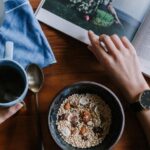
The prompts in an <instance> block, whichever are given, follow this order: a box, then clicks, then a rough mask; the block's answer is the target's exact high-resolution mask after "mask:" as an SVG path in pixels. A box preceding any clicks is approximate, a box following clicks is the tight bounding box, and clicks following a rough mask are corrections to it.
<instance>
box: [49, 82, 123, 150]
mask: <svg viewBox="0 0 150 150" xmlns="http://www.w3.org/2000/svg"><path fill="white" fill-rule="evenodd" d="M75 93H78V94H82V93H91V94H97V95H99V96H100V97H102V98H103V100H104V101H105V102H106V103H107V104H108V105H109V107H110V109H111V110H112V123H111V126H110V130H109V133H108V135H107V136H106V137H105V139H104V141H103V142H102V143H101V144H99V145H97V146H95V147H91V148H86V150H108V149H111V148H112V147H113V146H114V145H115V144H116V143H117V142H118V140H119V139H120V137H121V135H122V132H123V129H124V122H125V117H124V111H123V108H122V106H121V103H120V101H119V100H118V98H117V97H116V96H115V94H114V93H113V92H112V91H111V90H110V89H108V88H106V87H105V86H103V85H101V84H98V83H94V82H88V81H84V82H79V83H75V84H73V85H71V86H68V87H66V88H65V89H63V90H62V91H61V92H60V93H59V94H58V95H57V96H56V97H55V98H54V101H53V103H52V105H51V107H50V110H49V114H48V126H49V130H50V133H51V135H52V137H53V139H54V140H55V142H56V143H57V144H58V145H59V146H60V147H61V148H62V149H64V150H81V148H75V147H72V146H71V145H69V144H68V143H66V142H65V141H64V140H63V139H62V137H61V136H60V135H59V132H58V130H57V126H56V119H57V112H58V109H59V107H60V105H61V103H62V102H63V101H64V100H65V99H66V98H67V97H68V96H70V95H72V94H75Z"/></svg>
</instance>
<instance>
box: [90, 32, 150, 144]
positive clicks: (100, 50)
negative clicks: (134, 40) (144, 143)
mask: <svg viewBox="0 0 150 150" xmlns="http://www.w3.org/2000/svg"><path fill="white" fill-rule="evenodd" d="M88 34H89V39H90V41H91V45H89V46H88V48H89V49H90V51H91V52H93V54H94V55H95V56H96V58H97V59H98V61H99V62H100V64H101V66H102V67H104V68H105V70H107V73H108V75H109V74H110V75H111V78H113V79H114V80H115V81H116V82H117V84H118V85H119V86H120V87H121V88H120V89H121V92H122V93H125V94H126V99H127V101H128V102H129V103H133V102H136V101H137V100H138V96H139V95H140V93H141V92H143V91H144V90H146V89H149V85H148V84H147V82H146V80H145V79H144V77H143V75H142V73H141V71H140V65H139V60H138V56H137V54H136V50H135V48H134V47H133V45H132V44H131V43H130V41H129V40H128V39H127V38H126V37H122V38H119V37H118V36H117V35H115V34H114V35H112V36H108V35H101V36H99V38H97V36H96V35H95V34H94V33H93V32H92V31H89V32H88ZM100 43H104V45H105V47H104V46H103V45H102V44H100ZM137 117H138V119H139V121H140V123H141V126H142V127H143V129H144V132H145V135H146V136H147V139H148V142H149V144H150V110H147V111H141V112H138V113H137Z"/></svg>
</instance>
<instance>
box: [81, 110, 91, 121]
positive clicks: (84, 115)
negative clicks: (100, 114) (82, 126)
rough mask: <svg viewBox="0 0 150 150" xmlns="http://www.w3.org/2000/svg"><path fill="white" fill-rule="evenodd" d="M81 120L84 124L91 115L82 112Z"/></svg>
mask: <svg viewBox="0 0 150 150" xmlns="http://www.w3.org/2000/svg"><path fill="white" fill-rule="evenodd" d="M82 119H83V122H84V123H87V122H89V121H90V119H91V114H90V112H88V111H84V112H83V114H82Z"/></svg>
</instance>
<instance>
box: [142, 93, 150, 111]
mask: <svg viewBox="0 0 150 150" xmlns="http://www.w3.org/2000/svg"><path fill="white" fill-rule="evenodd" d="M140 103H141V105H142V107H143V108H144V109H150V90H147V91H144V92H143V94H142V95H141V99H140Z"/></svg>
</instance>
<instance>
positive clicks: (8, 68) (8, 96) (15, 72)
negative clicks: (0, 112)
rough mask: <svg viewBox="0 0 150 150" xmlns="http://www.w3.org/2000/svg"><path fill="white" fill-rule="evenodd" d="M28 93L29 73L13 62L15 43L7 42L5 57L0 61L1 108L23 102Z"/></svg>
mask: <svg viewBox="0 0 150 150" xmlns="http://www.w3.org/2000/svg"><path fill="white" fill-rule="evenodd" d="M27 91H28V79H27V73H26V71H25V70H24V68H23V67H22V66H21V65H20V64H19V63H18V62H16V61H14V60H13V43H12V42H6V49H5V57H4V58H3V59H1V60H0V107H10V106H12V105H15V104H17V103H19V102H22V101H23V100H24V98H25V96H26V94H27Z"/></svg>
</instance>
